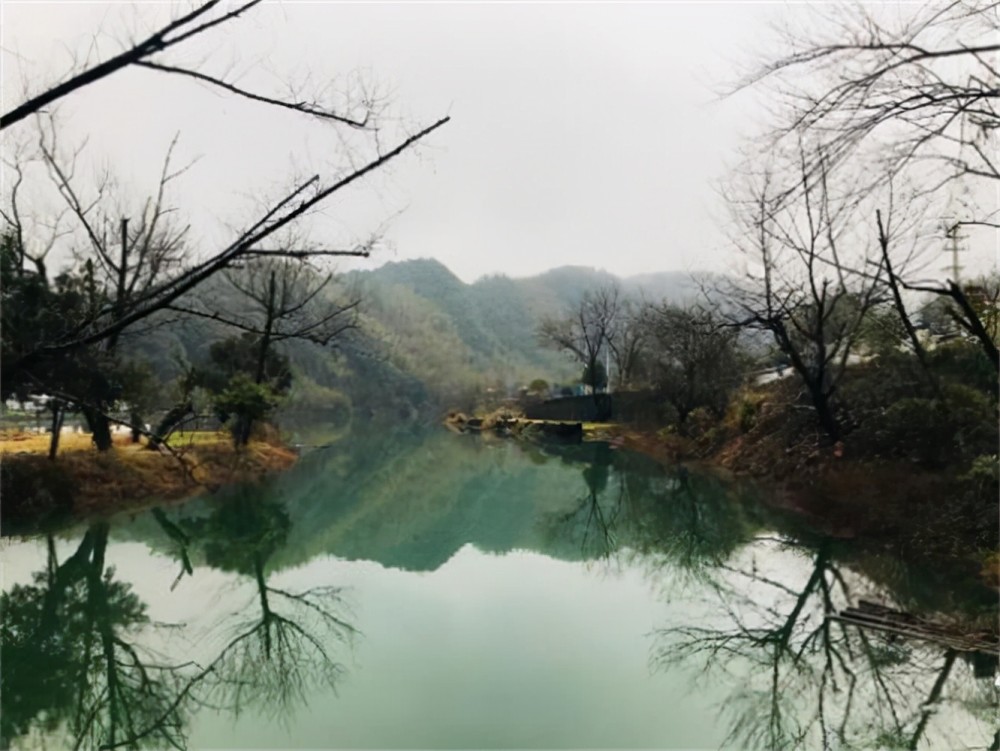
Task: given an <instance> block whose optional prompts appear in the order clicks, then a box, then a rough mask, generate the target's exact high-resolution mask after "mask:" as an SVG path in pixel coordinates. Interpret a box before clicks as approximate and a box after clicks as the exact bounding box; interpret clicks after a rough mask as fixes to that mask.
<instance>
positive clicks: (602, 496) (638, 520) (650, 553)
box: [548, 443, 752, 575]
mask: <svg viewBox="0 0 1000 751" xmlns="http://www.w3.org/2000/svg"><path fill="white" fill-rule="evenodd" d="M639 459H640V460H641V457H640V458H639ZM564 460H566V461H572V460H576V461H581V462H584V463H585V467H584V469H583V471H582V475H583V480H584V483H585V485H586V488H587V493H586V494H585V495H583V496H581V497H580V498H579V500H578V501H577V503H576V505H575V506H574V507H572V508H571V509H570V510H569V511H568V512H566V513H563V514H559V515H553V516H552V517H550V519H549V523H548V533H549V535H550V536H551V537H553V538H556V539H562V540H574V541H576V543H577V545H578V547H579V549H580V552H581V553H582V555H583V556H584V557H585V558H597V557H601V558H606V559H607V558H610V557H612V556H620V555H623V554H628V555H635V556H639V557H641V558H643V559H655V560H656V561H659V563H661V564H663V565H670V566H671V567H672V568H674V569H676V570H680V571H684V572H685V573H687V574H694V575H701V574H703V573H704V572H706V571H708V570H711V569H713V568H714V567H715V566H717V565H719V564H720V563H721V562H722V561H724V560H725V559H726V558H727V557H728V556H729V555H730V554H731V553H732V552H733V551H734V550H735V549H736V548H737V547H738V546H739V545H741V544H743V543H745V542H747V541H748V540H750V539H752V530H751V526H750V523H749V521H748V520H747V518H746V515H745V506H743V505H741V504H740V503H739V502H738V499H736V498H734V497H733V495H732V493H731V489H730V488H728V487H727V486H726V485H725V484H724V483H723V482H721V481H720V480H718V479H717V478H713V477H711V476H703V475H697V474H691V473H689V472H688V471H687V469H685V468H683V467H676V468H674V469H673V470H672V471H665V470H663V469H662V468H661V467H658V466H657V467H649V466H645V465H643V466H632V465H631V462H633V461H635V460H636V457H634V456H632V455H630V454H627V453H622V452H616V451H613V450H612V449H611V448H610V446H608V445H607V444H600V443H595V444H591V445H590V447H588V451H587V453H581V454H580V455H576V454H571V455H567V456H566V457H564ZM647 562H648V561H647Z"/></svg>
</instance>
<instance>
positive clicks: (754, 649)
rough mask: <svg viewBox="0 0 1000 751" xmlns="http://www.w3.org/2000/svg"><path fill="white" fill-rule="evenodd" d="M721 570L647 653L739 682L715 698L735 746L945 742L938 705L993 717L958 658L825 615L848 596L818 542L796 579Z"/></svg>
mask: <svg viewBox="0 0 1000 751" xmlns="http://www.w3.org/2000/svg"><path fill="white" fill-rule="evenodd" d="M748 569H749V570H748ZM727 571H728V576H727V577H726V580H725V581H718V582H716V585H715V590H714V591H715V594H716V595H717V596H718V597H717V601H718V605H719V607H718V610H717V612H715V613H712V614H710V615H709V616H707V617H705V618H704V620H703V622H702V623H699V624H697V625H682V626H676V627H671V628H666V629H663V630H662V631H661V632H659V634H658V646H657V648H656V649H655V650H654V656H653V659H654V663H656V664H658V665H660V666H661V667H666V666H671V665H677V664H687V663H690V662H691V661H701V663H702V664H703V667H704V669H705V673H706V675H707V676H709V678H710V676H711V675H713V674H718V673H723V674H727V675H728V678H727V679H728V680H729V681H732V682H734V683H735V684H736V685H739V686H741V688H740V689H739V690H737V691H735V692H734V693H733V694H732V695H731V696H730V697H729V699H728V701H727V702H726V705H725V711H726V712H727V713H728V714H729V715H730V721H731V725H730V736H729V742H731V743H733V744H735V745H737V746H738V747H741V748H748V749H751V748H752V749H769V750H770V749H792V748H795V749H798V748H802V749H811V748H894V749H918V748H938V747H940V745H939V744H940V743H941V742H945V741H947V742H948V743H951V744H952V745H951V746H950V747H955V744H957V743H958V740H957V739H955V738H952V737H951V736H950V735H949V729H948V728H947V727H941V728H938V734H937V735H934V734H933V733H932V730H934V727H933V726H934V725H935V720H936V719H937V718H938V716H939V713H940V710H941V709H942V707H943V706H944V705H945V704H946V703H947V704H949V705H950V708H951V709H952V710H954V711H955V712H957V713H960V714H964V717H963V718H962V721H964V722H966V723H969V722H970V720H972V719H973V718H975V717H976V716H979V717H980V719H982V720H984V721H988V718H989V717H991V716H992V717H995V714H996V709H997V705H996V697H995V694H994V693H993V687H992V681H991V680H988V679H987V680H982V681H978V682H977V681H974V680H971V676H970V675H969V673H970V668H969V666H968V665H967V664H966V662H967V659H966V658H967V657H968V656H967V655H961V654H960V653H958V652H957V651H955V650H954V649H944V648H942V647H938V646H935V645H933V644H927V643H923V642H912V641H903V640H900V639H899V638H898V637H894V636H892V635H884V634H880V633H873V632H870V631H866V630H864V629H858V628H856V627H854V626H850V625H846V624H843V623H839V622H836V621H832V620H829V619H827V618H826V617H825V616H826V615H829V614H831V613H833V612H835V611H836V610H837V608H838V607H840V606H842V605H843V604H844V603H845V602H849V601H850V599H851V597H852V591H851V587H850V586H849V582H848V577H846V576H845V575H844V574H843V573H842V572H841V570H840V569H839V568H838V566H837V565H836V564H835V563H834V561H833V559H832V557H831V549H830V545H829V543H823V544H822V545H820V547H819V549H818V550H817V551H815V552H814V554H813V558H812V562H811V567H810V569H809V572H808V574H806V575H803V576H799V577H798V580H797V581H791V582H789V581H786V579H789V578H790V577H788V576H787V573H785V574H784V575H780V574H772V573H770V572H767V571H762V570H758V569H757V565H756V563H751V564H750V565H749V566H742V567H731V568H728V569H727ZM958 672H963V673H964V674H965V675H964V678H963V680H962V681H961V682H959V681H957V680H955V676H956V674H957V673H958ZM948 689H950V692H949V690H948ZM941 714H942V716H947V713H941ZM938 724H942V723H940V722H939V723H938ZM991 730H992V728H991ZM993 741H994V745H995V744H996V742H997V738H996V737H995V736H994V737H993ZM987 743H989V740H988V739H985V740H984V743H983V744H982V745H981V746H980V748H985V747H986V744H987ZM935 744H938V745H935Z"/></svg>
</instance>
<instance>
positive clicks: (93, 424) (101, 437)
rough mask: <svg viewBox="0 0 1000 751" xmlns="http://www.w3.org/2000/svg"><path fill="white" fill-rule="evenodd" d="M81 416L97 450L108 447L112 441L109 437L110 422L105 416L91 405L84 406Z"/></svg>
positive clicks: (104, 449) (105, 449) (103, 449)
mask: <svg viewBox="0 0 1000 751" xmlns="http://www.w3.org/2000/svg"><path fill="white" fill-rule="evenodd" d="M83 416H84V418H86V420H87V426H88V427H89V428H90V432H91V435H92V436H93V440H94V445H95V446H96V447H97V450H98V451H107V450H108V449H110V448H111V446H112V443H113V441H112V439H111V422H110V421H109V420H108V418H107V416H105V415H103V414H101V413H100V412H99V411H98V410H96V409H94V408H93V407H84V408H83Z"/></svg>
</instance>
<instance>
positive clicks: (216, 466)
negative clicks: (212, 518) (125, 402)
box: [0, 432, 297, 533]
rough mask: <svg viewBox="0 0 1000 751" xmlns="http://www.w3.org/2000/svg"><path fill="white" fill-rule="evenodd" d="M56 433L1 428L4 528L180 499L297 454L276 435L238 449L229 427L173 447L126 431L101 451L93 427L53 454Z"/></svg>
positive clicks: (182, 438)
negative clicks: (159, 446)
mask: <svg viewBox="0 0 1000 751" xmlns="http://www.w3.org/2000/svg"><path fill="white" fill-rule="evenodd" d="M47 451H48V436H44V435H43V436H39V435H34V434H28V433H7V434H4V435H0V502H2V513H3V516H2V519H0V520H2V524H3V531H4V533H16V532H18V531H21V530H24V529H29V528H36V527H38V526H40V525H45V524H46V523H57V522H66V521H70V520H72V519H75V518H82V517H86V516H91V515H96V514H111V513H116V512H120V511H125V510H131V509H137V508H141V507H144V506H147V505H149V504H151V503H162V502H164V501H172V500H180V499H184V498H188V497H190V496H193V495H197V494H199V493H204V492H208V491H213V490H215V489H217V488H219V487H221V486H223V485H228V484H233V483H239V482H251V481H255V480H259V479H261V478H262V477H263V476H265V475H267V474H269V473H271V472H278V471H282V470H285V469H287V468H289V467H290V466H292V465H293V464H294V463H295V461H296V458H297V457H296V454H295V453H294V452H293V451H291V450H289V449H288V448H286V447H284V446H282V445H280V444H279V443H278V442H276V441H269V440H268V441H265V440H254V441H251V442H250V444H249V445H247V446H246V447H243V448H242V449H240V450H237V449H235V448H234V447H233V444H232V440H231V438H230V436H229V435H228V434H227V433H215V432H199V433H184V434H178V435H175V436H173V437H172V438H171V441H170V450H169V451H168V450H165V449H164V450H154V451H151V450H148V449H147V448H146V446H145V444H136V443H131V442H130V441H129V439H128V437H127V436H118V437H116V440H115V445H114V447H113V448H112V449H111V450H110V451H107V452H98V451H96V450H95V449H94V448H93V447H92V445H91V440H90V436H89V435H88V434H68V435H65V436H63V437H62V438H61V440H60V450H59V455H58V456H57V457H56V459H55V460H54V461H50V460H49V459H48V457H47Z"/></svg>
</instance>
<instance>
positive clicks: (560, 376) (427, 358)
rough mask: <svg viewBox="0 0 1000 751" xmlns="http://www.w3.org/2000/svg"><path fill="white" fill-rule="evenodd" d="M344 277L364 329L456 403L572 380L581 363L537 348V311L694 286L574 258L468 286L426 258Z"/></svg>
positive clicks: (676, 293)
mask: <svg viewBox="0 0 1000 751" xmlns="http://www.w3.org/2000/svg"><path fill="white" fill-rule="evenodd" d="M349 280H350V282H351V283H354V284H356V285H357V290H358V292H359V294H360V296H361V299H362V306H361V310H362V313H361V333H362V336H363V337H364V338H365V339H368V340H369V341H371V343H372V344H373V345H375V346H377V348H378V349H379V351H381V352H383V353H385V354H386V355H387V356H388V361H389V362H391V363H392V364H393V365H395V366H396V368H397V369H399V370H400V371H402V372H405V373H408V374H411V375H414V376H416V377H417V378H418V379H419V380H420V381H421V382H422V383H423V384H424V385H425V387H426V389H427V391H428V393H429V394H430V395H432V396H433V397H438V398H441V399H443V400H444V402H445V403H448V404H452V405H454V404H460V403H461V402H462V401H469V400H470V399H474V397H475V395H476V394H478V393H481V392H482V391H483V390H484V389H487V388H492V389H495V390H496V391H509V390H512V389H516V388H517V387H519V386H523V385H526V384H528V383H529V382H530V381H531V380H533V379H536V378H542V379H545V380H547V381H549V382H550V383H554V382H560V383H569V382H575V381H578V380H579V378H580V366H579V364H577V363H575V362H573V361H572V360H571V359H569V358H567V357H566V356H565V355H562V354H559V353H558V352H555V351H553V350H552V349H548V348H545V347H543V346H541V344H540V342H539V340H538V338H537V335H536V332H537V331H538V327H539V324H540V323H541V321H542V319H543V318H545V317H546V316H558V315H562V314H565V313H566V312H567V310H570V309H572V308H573V307H574V306H575V305H576V304H577V303H578V302H579V300H580V298H581V297H582V296H583V294H584V292H585V291H587V290H589V289H593V288H594V287H597V286H600V285H604V284H609V283H612V282H617V283H618V284H619V285H620V286H621V288H622V290H623V292H625V293H627V294H631V295H635V296H645V297H648V298H649V299H653V300H661V299H663V298H667V299H670V300H673V301H680V300H682V299H686V298H690V297H691V296H692V295H693V294H694V290H695V288H694V285H693V284H692V282H691V281H690V280H689V278H688V276H687V275H686V274H682V273H661V274H648V275H644V276H642V277H635V278H631V279H618V278H617V277H614V276H613V275H611V274H609V273H607V272H605V271H598V270H595V269H590V268H583V267H576V266H566V267H562V268H558V269H553V270H551V271H548V272H545V273H544V274H540V275H538V276H533V277H525V278H510V277H506V276H502V275H494V276H487V277H483V278H482V279H479V280H477V281H476V282H474V283H473V284H466V283H464V282H462V281H461V280H460V279H458V277H456V276H455V275H454V274H452V273H451V272H450V271H449V270H448V269H447V268H446V267H445V266H444V265H442V264H441V263H440V262H438V261H435V260H432V259H420V260H415V261H403V262H400V263H388V264H386V265H385V266H382V267H381V268H378V269H376V270H374V271H369V272H354V273H352V274H351V275H349ZM372 340H373V341H372Z"/></svg>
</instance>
